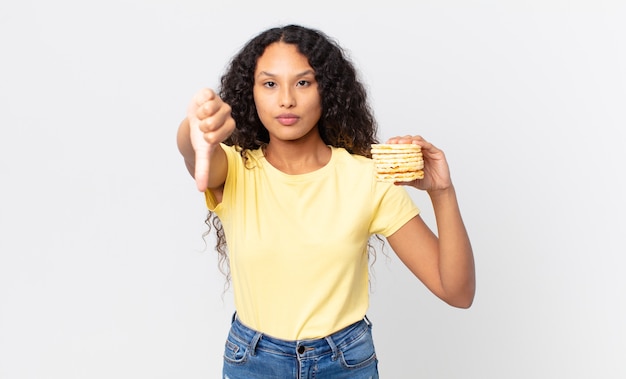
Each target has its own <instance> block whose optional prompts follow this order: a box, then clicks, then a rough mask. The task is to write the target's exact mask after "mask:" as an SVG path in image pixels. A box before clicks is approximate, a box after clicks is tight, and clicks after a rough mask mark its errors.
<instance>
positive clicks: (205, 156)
mask: <svg viewBox="0 0 626 379" xmlns="http://www.w3.org/2000/svg"><path fill="white" fill-rule="evenodd" d="M212 151H213V148H212V147H211V146H210V145H208V146H202V147H198V149H197V150H196V167H195V173H194V178H195V179H196V186H197V187H198V191H200V192H204V191H206V190H207V188H208V182H209V158H210V156H211V152H212Z"/></svg>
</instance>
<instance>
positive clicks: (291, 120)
mask: <svg viewBox="0 0 626 379" xmlns="http://www.w3.org/2000/svg"><path fill="white" fill-rule="evenodd" d="M299 119H300V117H298V116H296V115H295V114H291V113H285V114H281V115H279V116H277V117H276V120H278V122H279V123H280V124H281V125H284V126H290V125H293V124H295V123H296V122H298V120H299Z"/></svg>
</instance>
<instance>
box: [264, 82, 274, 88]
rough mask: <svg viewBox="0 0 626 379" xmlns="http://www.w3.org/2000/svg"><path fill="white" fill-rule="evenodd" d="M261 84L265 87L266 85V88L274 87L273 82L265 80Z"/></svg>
mask: <svg viewBox="0 0 626 379" xmlns="http://www.w3.org/2000/svg"><path fill="white" fill-rule="evenodd" d="M263 85H264V86H265V87H267V88H274V87H276V83H274V82H265V83H264V84H263Z"/></svg>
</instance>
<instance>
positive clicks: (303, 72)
mask: <svg viewBox="0 0 626 379" xmlns="http://www.w3.org/2000/svg"><path fill="white" fill-rule="evenodd" d="M306 75H315V71H313V70H305V71H302V72H301V73H298V74H296V75H295V76H296V77H300V76H306ZM260 76H269V77H271V78H273V77H275V76H277V75H276V74H273V73H271V72H267V71H260V72H259V74H258V75H257V77H260Z"/></svg>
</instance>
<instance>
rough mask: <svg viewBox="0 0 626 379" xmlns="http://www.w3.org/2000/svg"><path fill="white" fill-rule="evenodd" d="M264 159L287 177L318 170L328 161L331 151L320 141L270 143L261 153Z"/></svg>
mask: <svg viewBox="0 0 626 379" xmlns="http://www.w3.org/2000/svg"><path fill="white" fill-rule="evenodd" d="M263 153H264V155H265V159H266V160H267V161H268V162H269V163H270V164H271V165H272V166H274V167H275V168H276V169H278V170H280V171H282V172H284V173H285V174H289V175H299V174H306V173H309V172H313V171H316V170H319V169H320V168H322V167H324V166H326V165H327V164H328V162H329V161H330V158H331V155H332V151H331V149H330V147H328V146H327V145H326V144H325V143H324V142H323V141H322V139H321V138H320V139H318V140H316V141H315V140H314V141H272V140H270V142H269V143H268V144H267V145H266V146H265V149H264V151H263Z"/></svg>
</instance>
